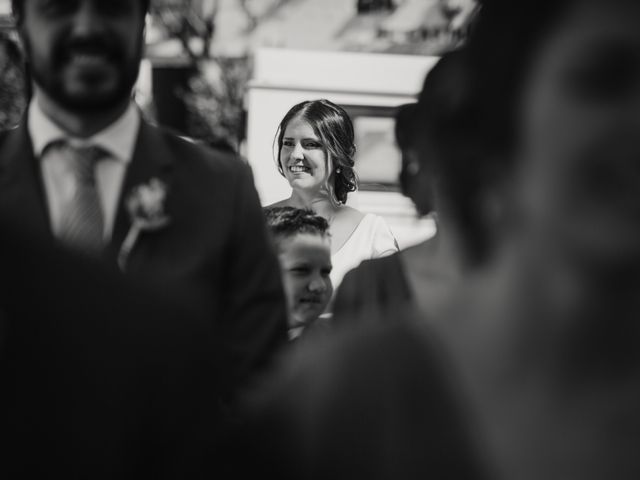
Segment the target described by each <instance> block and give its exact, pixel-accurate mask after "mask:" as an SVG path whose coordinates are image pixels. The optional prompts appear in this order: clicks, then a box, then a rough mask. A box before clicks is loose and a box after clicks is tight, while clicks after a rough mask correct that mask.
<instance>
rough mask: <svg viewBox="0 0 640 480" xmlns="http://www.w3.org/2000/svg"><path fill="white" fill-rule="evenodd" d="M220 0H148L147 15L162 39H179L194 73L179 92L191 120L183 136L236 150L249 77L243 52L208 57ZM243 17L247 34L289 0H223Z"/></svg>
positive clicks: (249, 71) (242, 125) (241, 137)
mask: <svg viewBox="0 0 640 480" xmlns="http://www.w3.org/2000/svg"><path fill="white" fill-rule="evenodd" d="M221 1H224V0H153V1H152V6H151V14H152V16H153V18H154V23H155V24H156V25H158V26H159V27H160V28H161V29H162V30H163V32H164V34H165V35H166V37H167V38H170V39H177V40H179V41H180V44H181V46H182V50H183V52H184V57H185V59H187V61H188V63H189V66H190V67H191V68H192V70H193V72H194V74H193V75H192V77H191V80H190V81H189V82H188V85H187V86H186V91H183V92H181V95H182V98H183V101H184V102H185V106H186V107H187V109H188V111H189V114H190V120H189V126H188V128H189V131H188V132H187V134H188V135H190V136H192V137H194V138H198V139H201V140H204V141H205V142H207V143H210V144H216V145H223V146H224V145H230V146H232V147H233V148H234V149H237V148H238V146H239V144H240V142H241V141H242V140H243V136H244V123H245V115H244V96H245V91H246V86H247V83H248V81H249V78H250V76H251V62H250V59H249V58H248V56H246V55H245V56H242V57H237V58H229V57H221V56H217V55H213V54H212V53H211V52H212V49H211V44H212V42H215V34H216V20H217V18H218V13H219V11H220V8H221ZM227 1H235V2H236V5H235V6H236V7H237V9H238V11H239V12H241V13H242V14H243V15H244V16H245V19H246V25H247V27H246V34H247V35H250V34H251V32H252V31H253V30H254V29H255V28H257V27H258V25H259V24H260V22H261V20H262V19H263V18H266V17H267V16H269V15H272V14H273V13H274V12H275V11H277V10H278V9H279V8H280V7H281V6H283V5H285V4H286V3H288V2H289V1H291V0H227Z"/></svg>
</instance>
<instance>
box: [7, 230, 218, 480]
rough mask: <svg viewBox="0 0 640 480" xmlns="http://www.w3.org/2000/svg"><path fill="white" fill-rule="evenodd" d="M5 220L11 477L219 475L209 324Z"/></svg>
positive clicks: (174, 296) (175, 301)
mask: <svg viewBox="0 0 640 480" xmlns="http://www.w3.org/2000/svg"><path fill="white" fill-rule="evenodd" d="M19 230H20V229H19V228H18V227H17V226H16V225H11V226H9V225H8V224H7V222H6V221H5V219H2V220H0V264H1V265H2V268H1V269H0V391H1V392H2V395H0V444H2V448H1V449H0V478H6V479H22V478H68V479H76V478H77V479H80V478H92V479H113V478H121V479H126V478H162V479H175V478H215V476H214V475H213V474H214V473H215V472H214V471H213V469H215V468H216V462H215V459H214V445H213V441H214V439H213V436H212V434H211V432H212V431H215V430H216V429H217V428H218V425H217V419H216V418H215V414H214V411H213V409H212V408H211V405H212V404H213V403H215V401H216V397H217V394H218V392H217V391H216V389H215V384H216V382H215V381H213V379H214V378H215V375H216V372H215V368H214V366H213V364H212V362H211V361H210V359H209V356H210V355H209V349H210V335H211V330H210V328H209V325H208V324H209V321H208V319H204V318H201V317H199V316H198V315H194V314H193V313H192V312H191V311H190V310H189V309H187V308H184V307H183V306H182V304H183V303H184V302H181V301H180V300H179V296H178V293H177V292H172V293H171V294H170V295H167V294H165V295H163V296H162V297H161V298H158V295H155V294H154V293H153V291H152V290H149V289H148V288H147V287H141V286H140V285H135V284H134V283H133V282H130V281H129V280H128V279H122V278H120V277H119V276H118V275H117V273H116V272H114V271H113V270H111V269H106V268H104V265H102V264H100V263H98V262H90V261H87V259H86V258H82V257H79V256H77V255H75V254H73V253H71V252H68V251H64V250H61V249H57V248H55V247H53V246H51V245H46V244H43V243H42V242H41V241H39V240H35V239H34V238H33V237H32V236H28V235H27V236H25V235H23V234H22V233H20V232H19Z"/></svg>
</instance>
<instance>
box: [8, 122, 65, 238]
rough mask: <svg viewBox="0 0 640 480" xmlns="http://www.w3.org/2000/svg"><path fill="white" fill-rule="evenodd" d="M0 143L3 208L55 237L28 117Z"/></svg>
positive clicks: (29, 226)
mask: <svg viewBox="0 0 640 480" xmlns="http://www.w3.org/2000/svg"><path fill="white" fill-rule="evenodd" d="M5 135H6V136H5V139H4V142H3V143H2V146H1V147H0V209H1V210H2V211H3V212H4V213H5V214H6V215H8V216H9V217H12V218H14V219H15V220H16V221H17V222H19V224H21V225H23V226H24V227H25V228H26V229H28V230H29V231H31V232H32V233H34V234H36V235H40V236H44V237H49V238H51V239H53V233H52V231H51V222H50V221H49V212H48V208H47V201H46V198H45V192H44V185H43V182H42V173H41V171H40V167H39V164H38V161H37V159H36V158H35V157H34V155H33V146H32V143H31V138H30V136H29V132H28V128H27V117H26V115H25V116H24V117H23V120H22V123H21V124H20V125H19V126H18V127H17V128H15V129H13V130H11V131H9V132H7V133H6V134H5Z"/></svg>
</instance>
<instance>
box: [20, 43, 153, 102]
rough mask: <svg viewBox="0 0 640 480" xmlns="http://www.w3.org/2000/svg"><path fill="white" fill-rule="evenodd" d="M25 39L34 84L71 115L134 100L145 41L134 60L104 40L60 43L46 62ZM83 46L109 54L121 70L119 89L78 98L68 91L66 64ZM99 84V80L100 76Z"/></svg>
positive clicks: (139, 46) (118, 80) (117, 82)
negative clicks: (134, 88)
mask: <svg viewBox="0 0 640 480" xmlns="http://www.w3.org/2000/svg"><path fill="white" fill-rule="evenodd" d="M23 40H24V48H25V52H26V55H27V58H28V59H29V67H30V74H31V75H32V77H33V81H34V82H35V84H36V85H37V86H38V87H40V88H41V89H42V90H43V92H44V93H46V94H47V95H48V96H49V97H50V98H51V100H53V101H54V102H55V103H56V104H58V105H59V106H60V107H62V108H64V109H66V110H68V111H70V112H75V113H80V114H87V113H91V112H96V111H100V110H105V109H110V108H113V107H114V106H115V105H119V104H121V103H123V102H125V101H127V100H128V99H129V98H130V97H131V92H132V89H133V86H134V85H135V83H136V81H137V78H138V72H139V68H140V59H141V58H142V48H143V47H142V43H143V41H142V38H141V39H140V41H139V42H138V45H137V46H136V52H135V55H133V56H132V57H131V58H130V59H126V58H125V55H124V54H123V53H122V50H121V49H119V48H117V47H115V46H114V43H113V42H111V43H108V42H105V41H104V40H101V39H91V40H88V41H82V42H77V41H76V42H69V44H65V43H64V42H59V43H58V44H57V45H56V47H54V49H52V50H51V55H50V57H49V58H48V59H46V60H44V61H40V60H39V59H36V58H34V55H33V50H32V48H31V44H30V42H29V39H28V37H26V36H25V37H23ZM80 43H82V44H85V45H94V46H96V47H97V48H102V49H104V50H105V51H107V52H108V53H109V58H110V60H111V61H112V62H113V64H114V65H115V66H116V67H117V71H118V75H117V80H116V85H115V87H113V88H111V89H110V90H109V91H107V92H103V93H98V92H91V93H89V94H84V95H76V94H73V93H70V92H69V91H68V89H67V87H66V85H65V80H64V78H63V76H62V73H61V72H62V71H63V68H64V67H65V64H66V62H67V61H69V52H70V51H71V50H72V49H73V48H74V46H76V45H78V44H80ZM96 81H99V78H98V77H97V76H96Z"/></svg>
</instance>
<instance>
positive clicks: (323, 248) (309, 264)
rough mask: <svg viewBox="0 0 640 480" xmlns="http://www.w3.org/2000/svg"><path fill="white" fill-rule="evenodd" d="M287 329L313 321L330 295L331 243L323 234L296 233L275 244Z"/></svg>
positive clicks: (331, 286) (324, 306)
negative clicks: (286, 308)
mask: <svg viewBox="0 0 640 480" xmlns="http://www.w3.org/2000/svg"><path fill="white" fill-rule="evenodd" d="M278 257H279V259H280V265H281V266H282V272H283V282H284V290H285V294H286V296H287V306H288V310H289V327H290V328H294V327H300V326H304V325H307V324H309V323H311V322H313V321H315V320H316V319H317V318H318V317H319V316H320V315H321V314H322V313H323V312H324V310H325V308H326V307H327V304H328V303H329V300H330V299H331V295H332V294H333V285H332V284H331V278H329V274H330V273H331V268H332V266H331V241H330V239H329V237H328V236H326V235H316V234H306V233H305V234H298V235H294V236H291V237H286V238H283V239H281V240H280V241H279V255H278Z"/></svg>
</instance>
